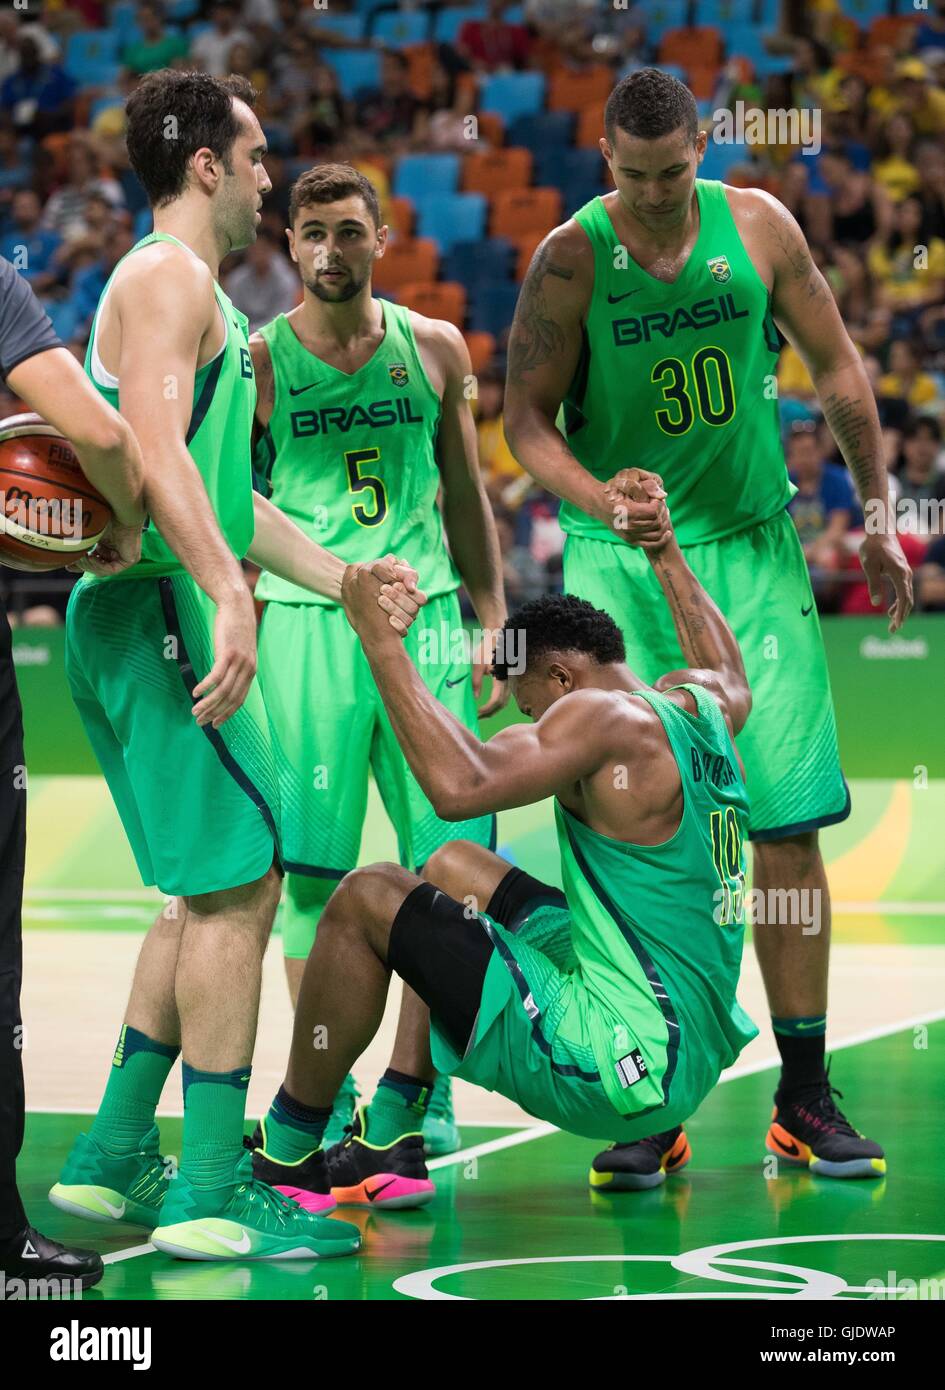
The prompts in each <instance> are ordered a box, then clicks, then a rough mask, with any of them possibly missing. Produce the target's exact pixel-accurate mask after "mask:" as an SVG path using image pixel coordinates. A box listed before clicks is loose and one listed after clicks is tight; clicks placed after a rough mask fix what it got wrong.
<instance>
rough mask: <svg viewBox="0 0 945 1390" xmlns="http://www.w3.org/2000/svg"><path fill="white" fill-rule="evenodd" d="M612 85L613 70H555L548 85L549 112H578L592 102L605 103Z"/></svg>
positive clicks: (602, 65)
mask: <svg viewBox="0 0 945 1390" xmlns="http://www.w3.org/2000/svg"><path fill="white" fill-rule="evenodd" d="M613 85H614V74H613V69H612V68H608V67H605V66H604V64H602V63H598V64H597V65H596V66H594V67H590V68H579V69H577V70H575V69H573V68H566V67H560V68H556V69H555V70H554V72H553V73H552V74H551V79H550V81H549V84H548V110H549V111H580V110H581V108H582V107H584V106H590V104H591V102H592V101H606V100H607V98H608V97H609V96H610V93H611V89H612V88H613Z"/></svg>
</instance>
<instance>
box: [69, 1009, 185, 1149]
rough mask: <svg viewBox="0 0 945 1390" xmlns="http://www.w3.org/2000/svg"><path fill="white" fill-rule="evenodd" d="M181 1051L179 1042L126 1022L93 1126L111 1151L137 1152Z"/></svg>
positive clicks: (93, 1131)
mask: <svg viewBox="0 0 945 1390" xmlns="http://www.w3.org/2000/svg"><path fill="white" fill-rule="evenodd" d="M179 1052H180V1048H179V1047H177V1046H175V1045H172V1044H170V1043H162V1042H157V1041H155V1039H154V1038H149V1037H147V1035H146V1034H144V1033H139V1031H138V1029H137V1028H132V1027H131V1026H130V1025H129V1024H127V1023H125V1024H123V1025H122V1030H121V1033H120V1034H119V1036H118V1046H117V1047H116V1048H115V1055H114V1057H113V1058H112V1065H111V1068H110V1069H109V1073H108V1081H107V1083H106V1085H105V1094H104V1095H103V1096H102V1103H101V1105H100V1106H99V1108H98V1114H97V1115H96V1116H95V1119H94V1120H93V1121H92V1128H91V1129H90V1130H89V1134H90V1135H91V1137H92V1138H93V1139H94V1140H95V1142H96V1144H99V1145H100V1146H101V1147H102V1148H103V1149H105V1150H106V1151H107V1152H108V1153H111V1154H125V1153H134V1152H135V1150H136V1149H137V1148H138V1145H139V1144H140V1143H141V1140H142V1139H143V1138H144V1136H145V1135H146V1134H147V1132H148V1130H149V1129H150V1128H151V1126H152V1125H153V1124H154V1112H155V1110H156V1109H157V1103H158V1101H159V1100H160V1099H161V1092H162V1091H163V1089H164V1083H165V1081H166V1080H167V1074H168V1072H169V1071H170V1069H171V1067H172V1066H173V1065H174V1062H175V1060H176V1058H177V1054H178V1053H179Z"/></svg>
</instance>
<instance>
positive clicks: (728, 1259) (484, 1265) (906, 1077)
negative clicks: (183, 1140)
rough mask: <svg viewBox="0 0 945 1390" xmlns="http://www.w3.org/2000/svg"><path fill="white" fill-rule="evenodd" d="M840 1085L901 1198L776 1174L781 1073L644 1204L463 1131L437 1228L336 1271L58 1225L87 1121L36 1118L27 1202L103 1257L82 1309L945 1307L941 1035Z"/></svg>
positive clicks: (497, 1136) (867, 1187) (568, 1160)
mask: <svg viewBox="0 0 945 1390" xmlns="http://www.w3.org/2000/svg"><path fill="white" fill-rule="evenodd" d="M834 1069H835V1071H842V1075H843V1083H844V1087H845V1088H846V1094H847V1095H848V1096H851V1097H855V1098H856V1115H857V1122H858V1123H859V1124H862V1125H864V1126H865V1127H866V1129H867V1131H868V1132H869V1133H875V1134H877V1135H880V1136H881V1137H882V1140H883V1143H884V1144H885V1145H886V1148H887V1155H888V1161H889V1172H888V1175H887V1177H886V1178H885V1179H880V1180H876V1181H859V1182H856V1181H848V1182H836V1181H831V1180H829V1179H824V1178H816V1177H813V1176H811V1175H810V1174H809V1173H807V1172H802V1171H794V1172H791V1171H787V1170H785V1169H782V1170H781V1171H780V1172H777V1171H776V1169H775V1167H774V1161H773V1160H770V1159H769V1160H766V1159H765V1155H764V1151H763V1150H764V1145H763V1139H764V1132H765V1125H766V1121H767V1116H768V1110H769V1106H770V1099H771V1088H772V1084H773V1077H774V1073H773V1071H771V1070H767V1071H759V1072H755V1073H754V1074H751V1075H745V1076H740V1077H735V1078H733V1079H731V1080H729V1081H727V1082H725V1083H723V1084H721V1085H720V1086H719V1087H718V1088H717V1089H716V1091H715V1092H714V1093H713V1094H712V1095H711V1096H710V1097H709V1099H708V1100H707V1101H706V1102H705V1103H704V1105H703V1106H702V1107H701V1109H700V1110H699V1112H698V1114H697V1115H696V1116H695V1117H694V1118H693V1119H692V1121H691V1122H690V1124H689V1125H688V1126H687V1128H688V1130H689V1134H690V1139H691V1143H692V1148H693V1162H692V1163H691V1164H690V1165H689V1167H688V1168H687V1169H686V1170H685V1172H684V1173H681V1174H679V1175H678V1176H676V1177H674V1178H670V1179H668V1180H667V1182H666V1184H665V1185H664V1186H663V1187H662V1188H657V1189H655V1190H654V1191H652V1192H648V1193H622V1194H614V1195H613V1196H608V1195H607V1194H606V1193H602V1192H599V1191H596V1192H593V1193H592V1192H591V1191H590V1190H589V1188H588V1187H587V1185H586V1179H587V1168H588V1164H589V1162H590V1159H591V1158H592V1156H593V1152H594V1146H593V1144H592V1143H590V1142H588V1141H586V1140H581V1139H575V1138H573V1137H571V1136H569V1135H565V1134H562V1133H560V1132H557V1131H554V1132H551V1133H547V1132H546V1131H545V1129H544V1128H537V1127H536V1129H534V1130H532V1129H528V1130H500V1129H496V1128H491V1129H487V1128H484V1127H476V1128H469V1129H466V1130H464V1132H463V1141H464V1148H463V1150H462V1151H461V1152H460V1153H458V1154H454V1155H451V1156H450V1157H449V1158H447V1159H445V1160H439V1162H438V1163H437V1164H436V1167H435V1171H434V1172H433V1174H432V1176H433V1177H434V1180H435V1182H436V1184H437V1195H436V1197H435V1199H434V1201H433V1202H432V1203H431V1205H430V1206H429V1207H428V1208H426V1209H425V1210H423V1211H418V1212H403V1213H400V1214H397V1213H374V1212H366V1213H361V1212H360V1211H359V1212H349V1213H346V1212H344V1211H339V1213H338V1214H339V1215H341V1216H346V1217H347V1218H348V1219H354V1220H355V1221H356V1222H357V1224H359V1225H360V1226H361V1228H362V1230H363V1235H364V1247H363V1253H362V1254H360V1255H358V1256H354V1257H350V1258H346V1259H343V1260H338V1261H324V1262H322V1263H318V1262H312V1263H309V1262H305V1261H285V1262H282V1263H260V1264H255V1265H254V1264H251V1263H239V1262H234V1263H232V1264H221V1265H204V1264H187V1263H185V1262H181V1261H175V1260H172V1259H170V1258H168V1257H166V1256H164V1255H161V1254H158V1253H157V1252H156V1251H154V1250H153V1249H152V1248H151V1247H150V1246H149V1245H148V1244H147V1234H146V1232H143V1231H141V1230H140V1229H138V1228H135V1227H132V1226H115V1227H113V1228H110V1229H108V1230H107V1231H105V1230H104V1229H102V1230H100V1229H99V1228H97V1227H95V1226H93V1225H90V1224H89V1223H86V1222H81V1221H78V1220H76V1219H74V1218H71V1217H69V1216H67V1215H65V1214H64V1213H62V1212H59V1211H56V1210H54V1209H53V1208H52V1207H50V1206H48V1204H46V1203H45V1201H44V1196H45V1190H46V1187H47V1185H48V1182H49V1175H50V1173H54V1172H55V1171H56V1169H57V1167H58V1165H59V1163H60V1162H61V1160H62V1159H63V1157H64V1156H65V1153H66V1150H67V1148H68V1146H69V1144H70V1142H71V1139H72V1136H73V1134H74V1132H75V1130H76V1129H77V1128H78V1127H81V1126H82V1125H83V1124H84V1123H85V1121H86V1119H87V1117H83V1116H76V1115H68V1116H62V1115H37V1114H33V1115H31V1116H30V1117H29V1125H28V1134H29V1137H28V1142H27V1146H26V1150H25V1153H24V1156H23V1162H22V1165H21V1169H20V1171H21V1174H22V1180H23V1181H22V1186H23V1192H24V1197H25V1199H26V1201H27V1203H28V1205H29V1207H30V1208H31V1210H33V1211H34V1212H38V1211H41V1212H42V1219H43V1225H44V1228H45V1229H46V1231H47V1232H48V1234H49V1235H51V1236H54V1237H56V1238H58V1239H62V1240H69V1241H74V1242H76V1243H79V1242H81V1243H84V1244H89V1245H93V1246H94V1247H95V1248H96V1249H99V1250H101V1251H102V1253H103V1254H104V1255H106V1257H107V1260H108V1269H107V1272H106V1276H105V1279H104V1280H103V1282H102V1283H101V1284H100V1285H99V1286H98V1288H96V1289H94V1290H91V1291H90V1292H89V1293H87V1294H86V1295H85V1298H86V1300H91V1299H93V1298H95V1299H109V1298H112V1299H208V1298H209V1299H291V1300H299V1301H308V1300H324V1299H365V1298H371V1299H397V1298H408V1299H410V1298H414V1299H431V1298H437V1299H442V1298H462V1299H499V1300H525V1299H568V1300H570V1299H605V1298H606V1299H612V1298H618V1297H620V1298H623V1297H641V1296H647V1297H651V1298H652V1297H659V1298H671V1297H674V1296H675V1297H685V1298H692V1297H693V1296H700V1297H703V1298H716V1299H717V1298H725V1297H739V1298H745V1297H752V1298H759V1297H760V1298H769V1299H771V1298H775V1299H782V1298H795V1297H797V1296H798V1295H799V1294H802V1293H803V1294H805V1295H806V1296H807V1297H816V1298H824V1299H854V1298H858V1299H867V1300H874V1299H878V1298H886V1299H893V1298H911V1297H920V1298H926V1299H927V1298H943V1297H945V1235H943V1234H942V1227H943V1223H942V1207H943V1203H942V1195H941V1173H940V1169H939V1165H938V1150H939V1148H940V1145H941V1135H940V1124H939V1115H940V1103H941V1096H942V1093H943V1087H945V1021H941V1022H937V1023H933V1024H930V1025H928V1027H927V1028H926V1029H922V1028H919V1029H913V1028H909V1029H907V1030H902V1031H899V1032H897V1033H894V1034H890V1035H888V1036H885V1037H881V1038H877V1039H875V1040H873V1041H869V1042H864V1043H861V1044H859V1045H856V1046H852V1047H849V1048H845V1049H843V1050H842V1051H841V1052H839V1053H837V1055H836V1061H835V1064H834ZM179 1138H180V1121H179V1120H164V1121H163V1122H162V1142H163V1144H164V1147H165V1148H166V1149H167V1150H168V1151H170V1152H173V1151H174V1150H175V1146H177V1145H178V1144H179ZM503 1144H507V1145H508V1147H502V1145H503ZM885 1290H889V1292H883V1291H885Z"/></svg>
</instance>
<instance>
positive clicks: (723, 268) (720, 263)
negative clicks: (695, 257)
mask: <svg viewBox="0 0 945 1390" xmlns="http://www.w3.org/2000/svg"><path fill="white" fill-rule="evenodd" d="M706 265H707V266H708V267H709V270H710V272H711V274H712V279H713V280H714V281H715V283H716V284H717V285H724V284H725V282H726V281H727V280H731V278H732V267H731V266H730V265H729V263H728V261H727V260H726V258H725V257H724V256H713V257H712V259H711V260H709V261H706Z"/></svg>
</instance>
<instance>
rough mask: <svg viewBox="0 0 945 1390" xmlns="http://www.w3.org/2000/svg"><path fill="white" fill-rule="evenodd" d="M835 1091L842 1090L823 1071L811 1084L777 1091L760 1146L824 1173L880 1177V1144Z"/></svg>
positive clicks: (782, 1158)
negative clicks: (839, 1102)
mask: <svg viewBox="0 0 945 1390" xmlns="http://www.w3.org/2000/svg"><path fill="white" fill-rule="evenodd" d="M834 1096H839V1097H840V1099H841V1100H842V1099H843V1095H842V1092H840V1091H838V1090H837V1088H836V1087H835V1086H831V1084H830V1078H829V1077H827V1076H825V1077H824V1079H823V1081H821V1082H819V1083H818V1084H817V1085H816V1086H808V1087H806V1088H805V1089H804V1090H801V1091H797V1092H795V1093H793V1094H792V1095H789V1096H785V1095H782V1093H781V1092H780V1091H779V1092H776V1093H775V1097H774V1112H773V1114H772V1116H771V1126H770V1128H769V1130H768V1133H767V1136H766V1138H765V1147H766V1149H767V1151H768V1153H769V1154H774V1155H775V1157H776V1158H778V1159H779V1160H780V1162H781V1163H785V1164H787V1165H788V1166H789V1167H792V1168H809V1169H810V1171H811V1172H812V1173H819V1174H820V1175H821V1177H825V1178H881V1177H883V1176H884V1174H885V1172H886V1157H885V1154H884V1153H883V1150H882V1149H881V1148H880V1146H879V1145H878V1144H876V1143H874V1142H873V1140H872V1139H867V1138H866V1136H865V1135H863V1134H861V1133H860V1132H859V1130H857V1129H854V1128H853V1126H852V1125H851V1124H850V1122H849V1120H848V1119H847V1117H846V1116H845V1115H844V1113H843V1111H842V1110H841V1109H840V1108H839V1106H838V1105H837V1103H836V1101H835V1100H834Z"/></svg>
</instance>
